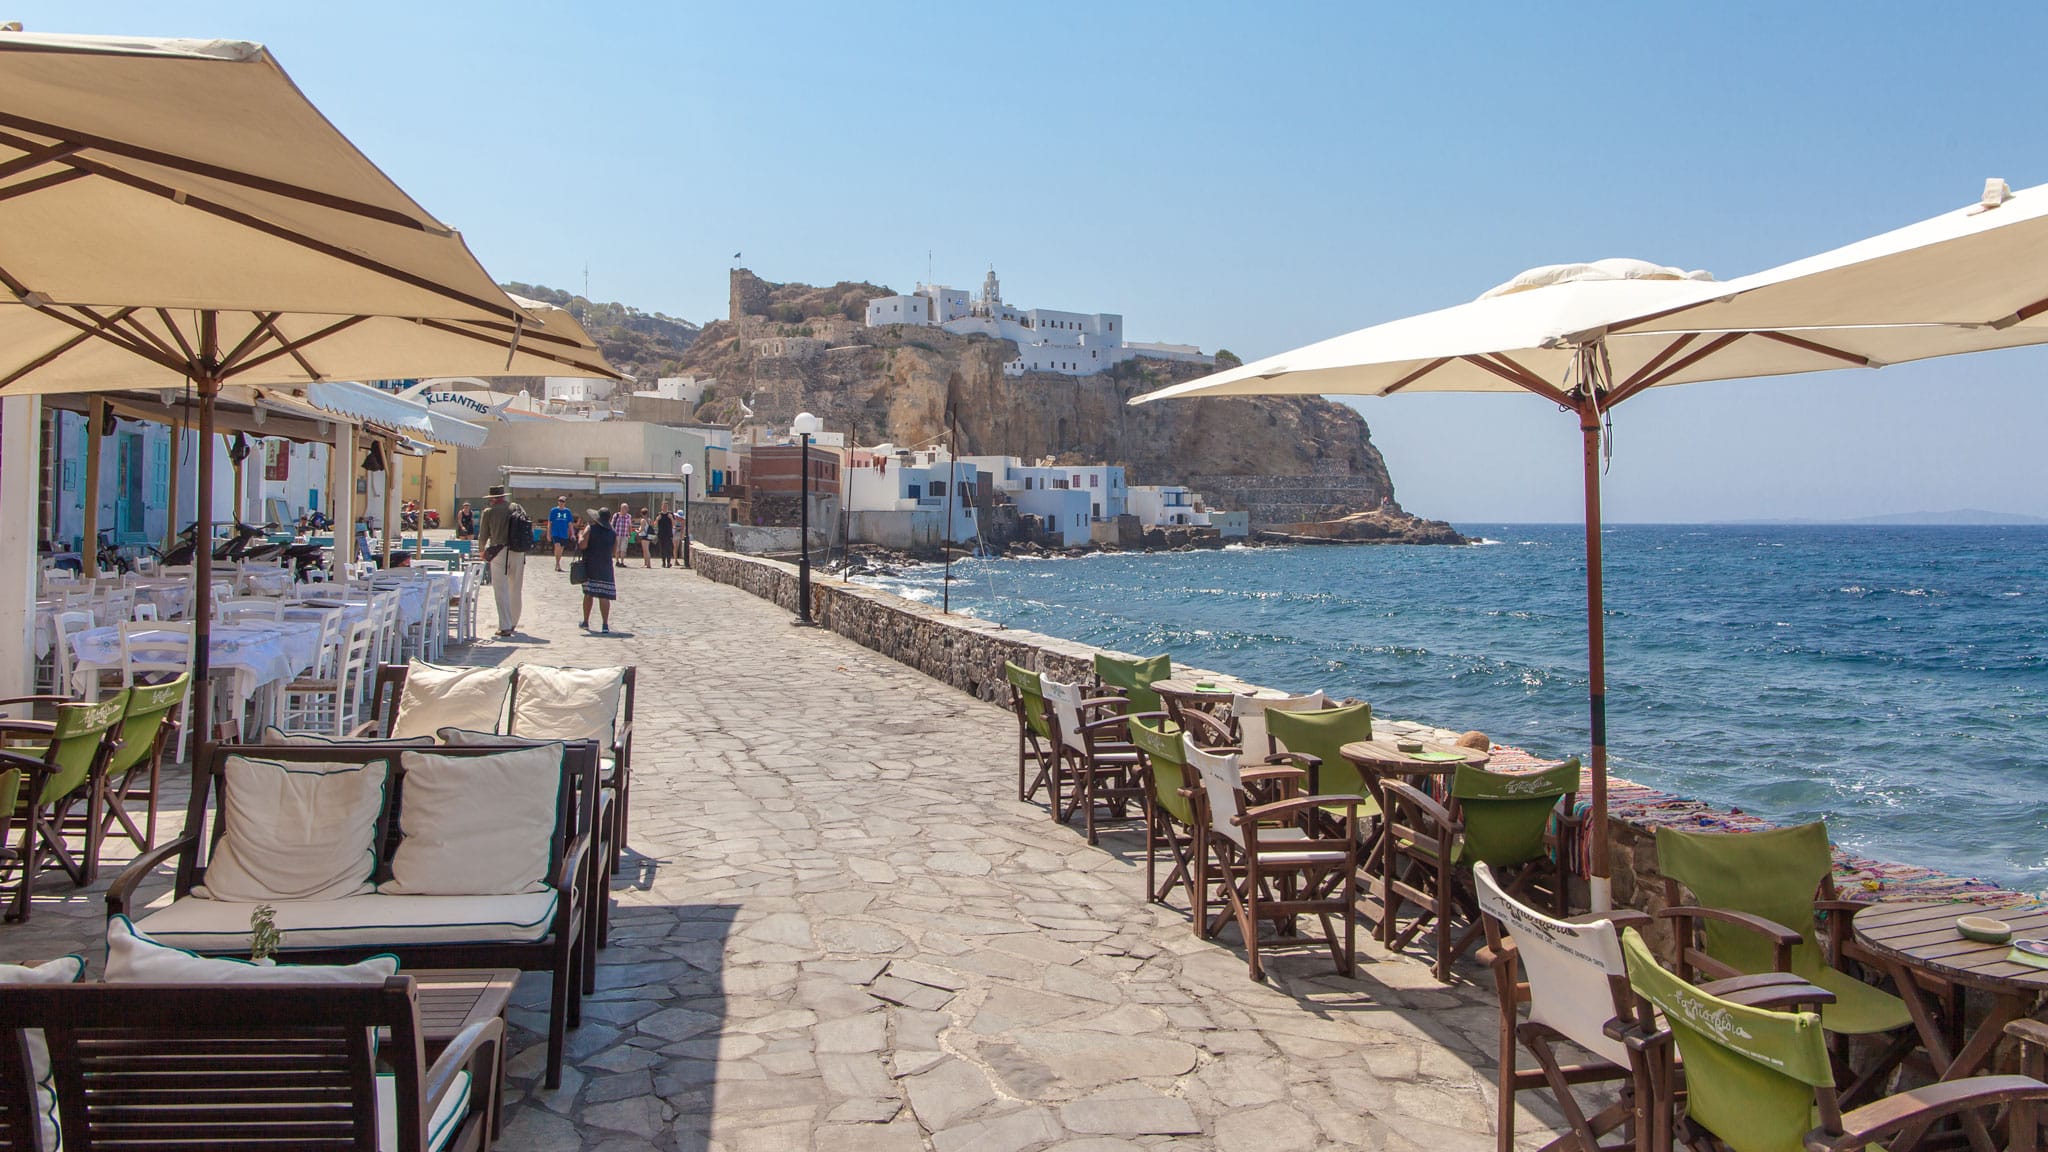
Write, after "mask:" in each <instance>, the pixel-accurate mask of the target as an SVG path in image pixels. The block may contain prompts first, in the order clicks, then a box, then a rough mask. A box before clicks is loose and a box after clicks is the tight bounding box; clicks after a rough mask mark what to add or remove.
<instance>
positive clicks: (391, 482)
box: [382, 440, 401, 568]
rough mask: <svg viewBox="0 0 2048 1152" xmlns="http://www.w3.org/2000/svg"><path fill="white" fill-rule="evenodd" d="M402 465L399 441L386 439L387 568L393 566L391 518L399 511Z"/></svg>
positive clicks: (385, 540)
mask: <svg viewBox="0 0 2048 1152" xmlns="http://www.w3.org/2000/svg"><path fill="white" fill-rule="evenodd" d="M400 466H401V465H400V462H399V458H398V441H396V440H386V441H385V442H384V475H383V480H384V533H383V543H384V560H383V564H382V566H383V567H385V568H389V567H391V549H392V539H393V536H392V530H391V518H392V517H393V516H395V515H397V513H398V485H397V483H396V481H397V479H398V469H399V467H400Z"/></svg>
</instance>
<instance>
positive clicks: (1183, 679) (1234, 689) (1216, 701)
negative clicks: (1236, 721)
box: [1146, 676, 1243, 724]
mask: <svg viewBox="0 0 2048 1152" xmlns="http://www.w3.org/2000/svg"><path fill="white" fill-rule="evenodd" d="M1203 684H1207V685H1208V687H1207V688H1204V687H1201V685H1203ZM1146 687H1148V688H1150V689H1152V691H1154V692H1157V693H1159V699H1160V701H1161V702H1163V703H1164V704H1165V705H1166V714H1167V715H1168V716H1171V717H1172V718H1173V722H1174V723H1175V724H1180V723H1181V712H1182V710H1183V709H1188V708H1193V709H1195V710H1196V711H1198V712H1214V711H1215V710H1216V709H1218V708H1221V707H1223V706H1224V705H1227V704H1229V703H1230V698H1231V697H1232V696H1235V695H1237V693H1238V691H1239V690H1240V689H1241V688H1242V687H1243V686H1242V685H1238V684H1235V683H1233V682H1231V681H1228V680H1198V679H1196V678H1195V677H1192V676H1169V677H1167V678H1166V679H1164V680H1154V681H1153V682H1152V683H1150V684H1148V685H1146Z"/></svg>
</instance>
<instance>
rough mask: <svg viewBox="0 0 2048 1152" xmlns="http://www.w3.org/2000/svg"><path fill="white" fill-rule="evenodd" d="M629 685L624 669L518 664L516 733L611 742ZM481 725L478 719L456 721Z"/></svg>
mask: <svg viewBox="0 0 2048 1152" xmlns="http://www.w3.org/2000/svg"><path fill="white" fill-rule="evenodd" d="M625 688H626V670H625V669H624V668H549V667H545V666H543V665H539V664H522V665H520V666H519V690H518V691H517V692H515V693H513V696H512V727H511V732H512V734H513V735H515V736H544V737H549V738H552V739H555V740H596V741H597V742H598V743H599V744H600V745H601V746H603V747H606V748H609V747H611V745H612V734H613V732H614V731H616V729H617V727H618V718H619V696H620V694H621V693H623V692H624V691H625ZM455 726H456V727H458V728H478V727H481V725H477V724H457V725H455Z"/></svg>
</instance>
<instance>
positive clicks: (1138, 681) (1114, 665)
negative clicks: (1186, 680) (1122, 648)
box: [1094, 652, 1173, 712]
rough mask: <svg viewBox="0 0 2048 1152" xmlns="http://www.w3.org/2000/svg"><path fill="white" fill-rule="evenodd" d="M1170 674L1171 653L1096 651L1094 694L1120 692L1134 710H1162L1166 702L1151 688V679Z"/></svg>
mask: <svg viewBox="0 0 2048 1152" xmlns="http://www.w3.org/2000/svg"><path fill="white" fill-rule="evenodd" d="M1172 675H1173V657H1172V656H1170V655H1166V654H1161V655H1158V656H1131V657H1125V656H1112V655H1110V654H1109V653H1107V652H1097V653H1096V654H1095V689H1094V691H1095V695H1097V696H1105V695H1116V696H1122V697H1124V698H1126V699H1128V700H1129V701H1130V702H1131V711H1133V712H1162V711H1165V708H1166V705H1165V703H1164V702H1163V701H1162V700H1160V698H1159V693H1157V692H1154V691H1152V683H1153V682H1154V681H1156V680H1164V679H1166V678H1167V677H1169V676H1172Z"/></svg>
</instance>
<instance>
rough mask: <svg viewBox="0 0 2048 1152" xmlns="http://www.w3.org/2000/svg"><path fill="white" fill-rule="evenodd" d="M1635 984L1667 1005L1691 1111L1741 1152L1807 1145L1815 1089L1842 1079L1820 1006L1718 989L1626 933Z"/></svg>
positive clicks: (1790, 1150) (1793, 1151)
mask: <svg viewBox="0 0 2048 1152" xmlns="http://www.w3.org/2000/svg"><path fill="white" fill-rule="evenodd" d="M1621 948H1622V954H1623V955H1624V957H1625V958H1626V959H1627V961H1628V980H1629V984H1630V985H1631V986H1633V987H1634V988H1635V990H1636V995H1638V996H1641V997H1642V998H1643V999H1645V1000H1648V1001H1649V1002H1650V1003H1652V1004H1655V1005H1656V1006H1657V1007H1658V1008H1659V1009H1661V1010H1662V1011H1663V1013H1664V1020H1665V1022H1666V1024H1667V1025H1668V1026H1669V1027H1670V1029H1671V1034H1672V1039H1673V1040H1675V1041H1676V1042H1677V1044H1678V1056H1679V1059H1680V1060H1681V1061H1683V1062H1684V1064H1685V1093H1686V1098H1685V1113H1686V1115H1687V1116H1688V1117H1690V1118H1691V1119H1692V1120H1693V1121H1694V1122H1695V1123H1697V1124H1698V1125H1699V1126H1700V1127H1702V1128H1705V1129H1706V1130H1707V1131H1709V1132H1712V1133H1713V1134H1714V1135H1715V1136H1717V1137H1719V1138H1720V1139H1721V1141H1722V1142H1723V1143H1725V1144H1727V1145H1728V1146H1729V1147H1730V1148H1732V1149H1734V1150H1735V1152H1802V1150H1803V1149H1804V1147H1805V1138H1806V1134H1807V1133H1808V1132H1809V1131H1811V1130H1812V1129H1813V1107H1814V1089H1815V1088H1831V1087H1833V1086H1834V1083H1835V1079H1834V1072H1833V1070H1832V1069H1831V1068H1830V1067H1829V1065H1828V1049H1827V1039H1826V1033H1824V1032H1823V1031H1822V1030H1821V1026H1820V1017H1819V1016H1818V1015H1817V1014H1815V1013H1812V1012H1771V1011H1766V1010H1765V1009H1762V1008H1750V1007H1746V1006H1744V1005H1741V1004H1736V1003H1733V1002H1731V1001H1728V1000H1723V999H1721V998H1720V997H1718V996H1711V995H1709V994H1707V993H1705V992H1702V991H1700V990H1699V989H1698V988H1696V987H1694V986H1693V985H1691V984H1688V983H1686V982H1685V981H1683V980H1680V979H1679V978H1678V977H1677V976H1674V975H1672V974H1671V973H1670V972H1668V971H1666V970H1665V969H1664V966H1663V965H1661V964H1659V963H1657V959H1656V957H1655V956H1652V955H1651V954H1650V948H1649V945H1647V944H1645V943H1644V942H1643V937H1642V934H1641V933H1639V932H1637V931H1636V930H1635V929H1633V928H1631V929H1629V930H1628V931H1626V932H1624V933H1622V937H1621Z"/></svg>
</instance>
